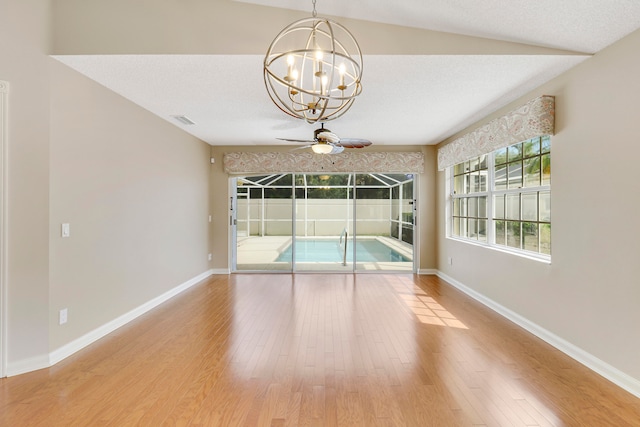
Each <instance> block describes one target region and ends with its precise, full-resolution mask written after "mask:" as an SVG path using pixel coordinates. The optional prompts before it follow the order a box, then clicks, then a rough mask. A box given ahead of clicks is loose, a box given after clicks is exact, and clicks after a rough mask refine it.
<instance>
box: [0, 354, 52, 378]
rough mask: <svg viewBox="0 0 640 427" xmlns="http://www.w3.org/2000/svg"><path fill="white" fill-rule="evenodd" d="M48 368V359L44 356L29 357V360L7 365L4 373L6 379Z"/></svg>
mask: <svg viewBox="0 0 640 427" xmlns="http://www.w3.org/2000/svg"><path fill="white" fill-rule="evenodd" d="M48 367H49V357H48V356H47V355H46V354H45V355H42V356H37V357H31V358H29V359H23V360H19V361H17V362H13V363H7V371H6V372H5V373H6V374H7V376H8V377H13V376H15V375H20V374H26V373H27V372H33V371H37V370H39V369H44V368H48Z"/></svg>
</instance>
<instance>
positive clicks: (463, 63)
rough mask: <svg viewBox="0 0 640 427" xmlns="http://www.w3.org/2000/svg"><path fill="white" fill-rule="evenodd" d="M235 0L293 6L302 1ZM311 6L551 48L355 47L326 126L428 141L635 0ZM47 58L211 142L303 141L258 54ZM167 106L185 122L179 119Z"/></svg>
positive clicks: (500, 102)
mask: <svg viewBox="0 0 640 427" xmlns="http://www.w3.org/2000/svg"><path fill="white" fill-rule="evenodd" d="M245 3H252V4H253V5H252V4H248V5H246V6H247V7H255V8H262V7H263V6H259V5H261V4H262V5H267V3H268V6H274V7H275V6H277V7H282V8H289V9H300V10H303V11H309V10H310V5H311V2H310V1H309V2H308V4H307V2H301V1H299V0H273V1H272V0H270V1H268V2H267V1H266V0H264V1H262V0H257V1H251V2H242V4H245ZM317 9H318V12H319V14H321V15H334V16H338V17H344V18H352V19H358V20H364V21H370V22H372V23H374V22H375V23H388V24H395V25H399V26H408V27H415V28H422V29H429V30H437V31H443V32H447V33H458V34H463V35H467V36H474V37H483V38H489V39H496V40H504V41H509V42H518V43H526V44H529V45H537V46H543V47H546V48H549V47H552V48H555V49H562V51H558V52H553V51H551V52H543V53H540V54H530V49H529V50H527V49H528V48H529V47H527V46H523V50H522V53H526V54H518V52H517V45H515V46H516V47H515V48H513V47H510V49H511V50H514V49H515V50H516V52H514V53H512V54H501V55H496V54H483V53H481V52H480V53H479V54H469V55H462V54H451V55H448V54H434V55H424V54H422V55H367V52H366V51H364V52H363V54H364V73H363V92H362V95H360V96H359V97H358V99H356V102H355V103H354V106H353V107H352V108H351V110H349V111H348V112H347V113H346V114H345V115H344V116H343V117H341V118H339V119H337V120H335V121H332V122H329V123H327V127H330V128H331V130H332V131H333V132H335V133H337V134H338V135H340V136H342V137H356V138H367V139H370V140H371V141H373V142H374V143H375V144H380V145H421V144H436V143H438V142H440V141H442V140H443V139H444V138H446V137H448V136H451V135H452V134H454V133H455V132H457V131H459V130H461V129H464V128H465V127H466V126H468V125H470V124H472V123H474V122H475V121H477V120H479V119H481V118H483V117H485V116H486V115H488V114H490V113H492V112H493V111H495V110H497V109H499V108H500V107H502V106H504V105H506V104H507V103H509V102H511V101H513V100H515V99H517V98H518V97H520V96H522V95H524V94H525V93H527V92H529V91H531V90H534V89H535V88H536V87H538V86H540V85H541V84H543V83H545V82H546V81H548V80H550V79H552V78H553V77H555V76H557V75H559V74H561V73H563V72H565V71H566V70H568V69H570V68H571V67H573V66H575V65H577V64H579V63H580V62H582V61H584V60H586V59H588V58H589V55H586V54H578V53H576V54H572V53H571V52H567V51H577V52H582V53H584V52H586V53H594V52H597V51H599V50H600V49H602V48H603V47H605V46H607V45H609V44H611V43H613V42H615V41H616V40H618V39H620V38H621V37H623V36H625V35H626V34H628V33H630V32H631V31H634V30H636V29H637V28H640V1H636V0H634V1H626V0H564V1H562V2H558V1H557V0H537V1H514V0H485V1H483V2H472V1H469V0H397V1H395V2H393V5H392V6H391V5H390V3H389V2H388V1H385V0H368V1H367V2H366V3H365V2H364V1H363V0H350V1H349V2H346V1H338V0H319V1H318V4H317ZM258 12H259V10H258ZM283 12H284V11H283ZM338 20H339V18H338ZM364 25H366V22H365V23H364ZM372 25H373V24H372ZM398 28H399V29H402V27H398ZM390 31H391V30H390ZM275 35H276V34H275V33H274V34H273V36H274V37H275ZM465 40H466V39H465ZM470 40H474V39H470ZM478 40H480V39H478ZM269 42H270V40H267V41H266V42H265V43H267V44H268V43H269ZM361 44H363V45H364V44H366V43H362V42H361ZM470 44H471V45H472V44H473V43H470ZM55 57H56V58H57V59H58V60H60V61H62V62H63V63H65V64H67V65H68V66H70V67H72V68H74V69H76V70H77V71H79V72H80V73H83V74H85V75H86V76H88V77H90V78H92V79H94V80H96V81H97V82H99V83H101V84H103V85H104V86H106V87H108V88H110V89H112V90H113V91H115V92H117V93H119V94H121V95H122V96H124V97H126V98H128V99H129V100H131V101H132V102H134V103H136V104H139V105H140V106H142V107H144V108H145V109H147V110H149V111H151V112H153V113H154V114H157V115H158V116H160V117H162V118H164V119H166V120H168V121H170V122H172V123H174V124H175V125H176V126H179V127H181V128H183V129H184V130H185V131H187V132H189V133H191V134H193V135H194V136H196V137H198V138H200V139H202V140H203V141H206V142H207V143H209V144H212V145H274V144H281V142H279V141H277V140H276V138H277V137H282V138H308V137H311V136H312V131H313V129H314V128H315V127H316V126H313V125H309V124H306V123H304V122H303V121H301V120H296V119H293V118H291V117H289V116H286V115H285V114H284V113H282V112H281V111H280V110H278V109H277V108H276V107H275V106H274V105H273V104H272V103H271V101H270V100H269V97H268V95H267V93H266V90H265V87H264V83H263V78H262V61H263V56H262V55H181V54H173V55H131V54H127V55H113V54H112V55H101V54H99V52H98V54H92V55H57V56H55ZM539 95H541V94H539ZM175 115H186V116H187V117H189V118H190V119H191V120H193V121H194V122H195V125H193V126H185V125H182V124H179V123H177V121H175V119H174V118H173V117H172V116H175Z"/></svg>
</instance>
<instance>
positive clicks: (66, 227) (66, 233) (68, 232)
mask: <svg viewBox="0 0 640 427" xmlns="http://www.w3.org/2000/svg"><path fill="white" fill-rule="evenodd" d="M70 235H71V229H70V228H69V224H68V223H64V224H62V237H69V236H70Z"/></svg>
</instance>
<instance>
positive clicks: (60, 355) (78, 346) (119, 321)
mask: <svg viewBox="0 0 640 427" xmlns="http://www.w3.org/2000/svg"><path fill="white" fill-rule="evenodd" d="M211 274H214V270H208V271H205V272H204V273H202V274H199V275H198V276H196V277H194V278H192V279H189V280H187V281H186V282H184V283H182V284H181V285H178V286H176V287H175V288H173V289H171V290H169V291H167V292H165V293H164V294H162V295H159V296H157V297H155V298H153V299H152V300H150V301H147V302H146V303H144V304H142V305H140V306H138V307H136V308H134V309H133V310H131V311H129V312H128V313H125V314H123V315H122V316H120V317H117V318H115V319H113V320H112V321H110V322H108V323H105V324H104V325H102V326H100V327H98V328H96V329H94V330H93V331H91V332H88V333H86V334H84V335H83V336H81V337H80V338H78V339H75V340H73V341H71V342H70V343H69V344H66V345H64V346H62V347H60V348H59V349H57V350H55V351H53V352H51V353H49V358H48V365H47V366H43V367H48V366H53V365H55V364H56V363H58V362H60V361H61V360H63V359H65V358H67V357H69V356H71V355H72V354H74V353H76V352H78V351H79V350H82V349H83V348H85V347H86V346H88V345H89V344H92V343H94V342H95V341H97V340H99V339H100V338H102V337H104V336H106V335H108V334H110V333H111V332H113V331H115V330H116V329H118V328H119V327H121V326H124V325H126V324H127V323H129V322H131V321H132V320H134V319H135V318H137V317H139V316H141V315H143V314H145V313H146V312H148V311H149V310H151V309H153V308H155V307H157V306H159V305H160V304H162V303H163V302H165V301H167V300H169V299H171V298H173V297H174V296H176V295H178V294H179V293H181V292H184V291H185V290H186V289H189V288H190V287H191V286H193V285H195V284H196V283H198V282H200V281H202V280H204V279H206V278H207V277H209V276H211ZM38 369H41V368H38ZM32 370H33V369H32ZM25 372H26V371H25ZM15 375H17V374H15Z"/></svg>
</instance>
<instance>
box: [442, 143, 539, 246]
mask: <svg viewBox="0 0 640 427" xmlns="http://www.w3.org/2000/svg"><path fill="white" fill-rule="evenodd" d="M451 169H452V172H451V175H450V178H451V179H450V190H451V191H450V193H451V204H450V209H451V215H450V222H451V225H450V228H449V230H450V235H451V236H452V237H455V238H460V239H465V240H473V241H476V242H481V243H483V244H486V245H489V246H499V247H502V248H503V249H507V250H510V251H513V252H518V253H527V254H535V255H536V256H540V257H542V258H546V259H548V258H549V257H550V255H551V205H550V203H551V138H550V137H549V136H543V137H537V138H532V139H529V140H527V141H523V142H519V143H517V144H513V145H510V146H508V147H505V148H501V149H498V150H496V151H494V152H493V153H490V154H487V155H483V156H480V157H477V158H474V159H471V160H469V161H466V162H463V163H459V164H457V165H454V166H453V167H452V168H451Z"/></svg>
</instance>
